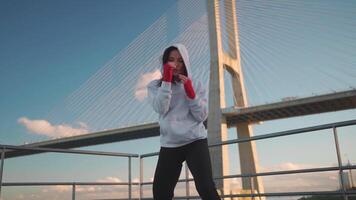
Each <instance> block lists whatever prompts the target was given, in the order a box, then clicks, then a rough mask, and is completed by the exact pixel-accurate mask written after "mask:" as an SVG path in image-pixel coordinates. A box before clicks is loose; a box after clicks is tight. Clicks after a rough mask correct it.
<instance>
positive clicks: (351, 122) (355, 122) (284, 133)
mask: <svg viewBox="0 0 356 200" xmlns="http://www.w3.org/2000/svg"><path fill="white" fill-rule="evenodd" d="M351 125H356V120H349V121H343V122H336V123H330V124H323V125H319V126H311V127H306V128H299V129H292V130H287V131H281V132H275V133H269V134H263V135H257V136H252V137H249V138H242V139H233V140H228V141H223V142H218V143H214V144H210V145H209V147H215V146H221V145H228V144H235V143H243V142H249V141H254V140H261V139H267V138H274V137H281V136H287V135H294V134H300V133H306V132H311V131H318V130H324V129H330V128H333V127H343V126H351Z"/></svg>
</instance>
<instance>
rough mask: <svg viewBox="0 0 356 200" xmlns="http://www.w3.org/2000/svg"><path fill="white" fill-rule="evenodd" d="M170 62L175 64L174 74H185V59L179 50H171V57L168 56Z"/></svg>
mask: <svg viewBox="0 0 356 200" xmlns="http://www.w3.org/2000/svg"><path fill="white" fill-rule="evenodd" d="M168 62H170V63H172V64H174V65H175V68H174V69H173V74H174V75H177V74H183V75H184V72H185V67H184V61H183V58H182V56H181V55H180V53H179V51H177V50H173V51H171V52H170V54H169V57H168Z"/></svg>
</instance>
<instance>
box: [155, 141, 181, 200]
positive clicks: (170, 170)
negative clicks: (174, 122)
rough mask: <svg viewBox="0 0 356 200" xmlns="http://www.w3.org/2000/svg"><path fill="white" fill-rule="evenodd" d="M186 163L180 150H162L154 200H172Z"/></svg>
mask: <svg viewBox="0 0 356 200" xmlns="http://www.w3.org/2000/svg"><path fill="white" fill-rule="evenodd" d="M183 161H184V154H183V151H182V150H181V149H179V148H163V147H162V148H161V150H160V152H159V157H158V163H157V166H156V171H155V176H154V181H153V198H154V199H155V200H171V199H172V198H173V196H174V188H175V186H176V184H177V181H178V179H179V175H180V172H181V169H182V162H183Z"/></svg>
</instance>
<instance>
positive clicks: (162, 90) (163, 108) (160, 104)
mask: <svg viewBox="0 0 356 200" xmlns="http://www.w3.org/2000/svg"><path fill="white" fill-rule="evenodd" d="M158 83H159V82H158V81H157V80H156V81H152V82H151V83H150V84H148V86H147V92H148V100H149V102H150V104H151V106H152V107H153V110H154V111H156V112H157V113H158V114H161V115H164V114H165V113H167V111H168V109H169V104H170V102H171V98H172V90H171V83H169V82H165V81H162V85H161V87H159V86H158Z"/></svg>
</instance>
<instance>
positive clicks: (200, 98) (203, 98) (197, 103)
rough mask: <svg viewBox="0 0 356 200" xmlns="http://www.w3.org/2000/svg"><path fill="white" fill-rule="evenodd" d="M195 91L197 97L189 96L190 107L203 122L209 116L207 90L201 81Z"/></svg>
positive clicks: (194, 114) (193, 113)
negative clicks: (191, 97)
mask: <svg viewBox="0 0 356 200" xmlns="http://www.w3.org/2000/svg"><path fill="white" fill-rule="evenodd" d="M195 91H196V96H195V99H190V98H187V99H188V104H189V109H190V112H191V113H192V115H193V116H194V118H195V119H196V120H198V121H199V122H203V121H205V120H206V119H207V118H208V100H207V94H206V90H205V89H204V88H203V87H202V84H201V83H200V82H199V83H198V85H197V89H196V90H195Z"/></svg>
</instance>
